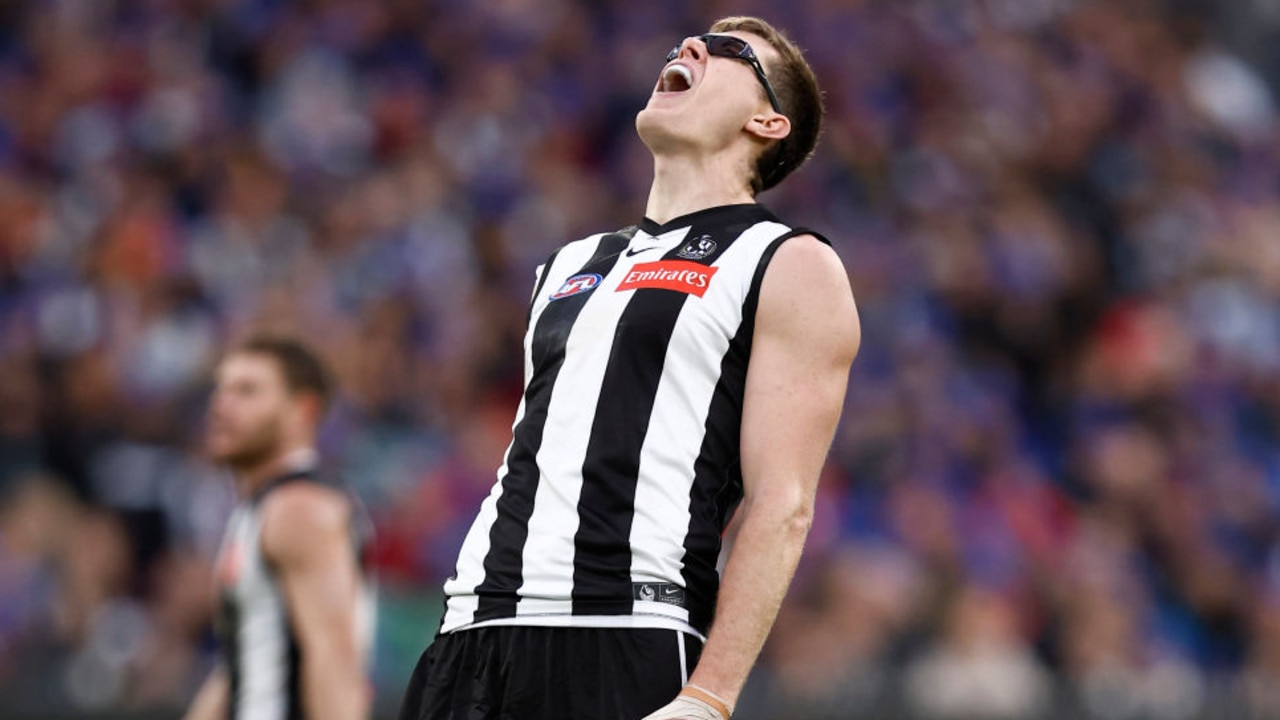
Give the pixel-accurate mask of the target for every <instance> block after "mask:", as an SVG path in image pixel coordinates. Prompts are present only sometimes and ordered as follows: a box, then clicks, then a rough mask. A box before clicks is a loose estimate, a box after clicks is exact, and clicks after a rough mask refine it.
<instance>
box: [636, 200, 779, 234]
mask: <svg viewBox="0 0 1280 720" xmlns="http://www.w3.org/2000/svg"><path fill="white" fill-rule="evenodd" d="M772 218H773V213H771V212H769V211H768V210H766V209H765V207H764V206H763V205H761V204H759V203H740V204H738V205H718V206H716V207H710V208H706V209H704V210H697V211H695V212H691V213H689V214H688V215H681V216H680V217H678V218H673V219H671V220H668V221H667V222H665V223H662V224H661V225H659V224H658V223H656V222H654V221H653V220H650V219H649V218H645V219H643V220H641V221H640V229H641V230H642V231H643V232H645V233H647V234H649V235H652V236H654V237H657V236H659V235H662V234H664V233H669V232H671V231H672V230H676V229H678V228H685V227H690V226H692V225H726V224H729V223H738V222H759V221H761V220H768V219H772Z"/></svg>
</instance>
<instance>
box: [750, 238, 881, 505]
mask: <svg viewBox="0 0 1280 720" xmlns="http://www.w3.org/2000/svg"><path fill="white" fill-rule="evenodd" d="M859 343H860V329H859V325H858V317H857V310H856V308H855V307H854V303H853V296H852V293H851V291H850V289H849V284H848V278H847V275H846V274H845V272H844V268H843V266H842V265H840V263H839V260H838V259H837V258H836V257H835V255H834V253H833V252H832V251H831V250H830V249H829V248H827V247H826V246H820V245H818V244H817V241H816V240H813V239H812V238H807V239H805V240H804V241H803V242H798V241H797V240H790V241H788V242H787V243H784V244H783V245H782V246H781V247H780V248H779V249H778V251H777V253H776V254H775V257H774V259H773V261H772V262H771V264H770V266H769V268H768V270H767V271H766V273H765V277H764V280H763V284H762V286H761V290H760V302H759V308H758V310H757V316H756V327H755V332H754V336H753V341H752V350H751V361H750V364H749V365H748V371H747V382H746V392H745V397H744V401H743V419H742V436H741V442H742V470H743V482H744V486H745V487H744V489H745V492H746V495H747V499H748V501H750V500H751V499H752V498H753V497H756V496H760V495H767V496H770V497H776V498H777V499H778V500H804V501H808V500H809V499H810V498H811V497H812V494H813V492H814V489H815V488H816V485H817V478H818V475H819V473H820V471H821V469H822V464H823V462H824V461H825V459H826V455H827V451H828V450H829V449H830V445H831V438H832V436H833V434H834V432H835V427H836V423H837V422H838V420H839V417H840V409H841V407H842V406H843V403H844V395H845V390H846V386H847V383H848V376H849V365H850V363H852V361H853V357H854V355H856V353H857V349H858V345H859Z"/></svg>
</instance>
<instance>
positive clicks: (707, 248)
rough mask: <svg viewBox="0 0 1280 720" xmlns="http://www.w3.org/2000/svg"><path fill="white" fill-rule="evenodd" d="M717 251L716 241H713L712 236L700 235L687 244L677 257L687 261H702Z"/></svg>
mask: <svg viewBox="0 0 1280 720" xmlns="http://www.w3.org/2000/svg"><path fill="white" fill-rule="evenodd" d="M715 251H716V241H715V240H712V239H711V236H710V235H699V236H698V237H696V238H694V239H693V240H690V241H689V242H687V243H685V244H684V245H683V246H682V247H681V248H680V251H679V252H677V253H676V257H678V258H683V259H685V260H702V259H703V258H705V257H707V256H708V255H710V254H711V253H713V252H715Z"/></svg>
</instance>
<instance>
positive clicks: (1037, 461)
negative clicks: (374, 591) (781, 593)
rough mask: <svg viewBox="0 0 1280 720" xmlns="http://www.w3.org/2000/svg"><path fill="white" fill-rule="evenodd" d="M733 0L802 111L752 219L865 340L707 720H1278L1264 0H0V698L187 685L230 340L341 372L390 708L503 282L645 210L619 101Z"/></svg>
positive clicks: (1278, 307)
mask: <svg viewBox="0 0 1280 720" xmlns="http://www.w3.org/2000/svg"><path fill="white" fill-rule="evenodd" d="M1224 8H1225V9H1224ZM741 13H754V14H760V15H762V16H763V17H765V18H767V19H770V20H772V21H775V22H777V23H778V24H779V25H781V26H782V27H784V28H785V29H786V30H787V31H789V32H790V34H791V35H792V36H793V37H795V38H796V39H798V40H799V42H800V43H801V45H802V46H804V47H805V48H806V49H807V51H808V56H809V58H810V60H811V62H812V63H813V65H814V67H815V69H816V70H817V73H818V76H819V78H820V79H821V82H822V85H823V87H824V89H825V92H826V102H827V107H828V117H827V122H826V130H825V133H824V136H823V140H822V143H821V144H820V146H819V151H818V154H817V156H816V157H815V159H814V160H813V161H812V162H811V163H810V164H809V165H808V166H807V167H806V168H805V169H803V170H802V171H801V172H800V173H798V174H797V175H796V176H795V177H794V178H792V179H791V180H789V181H788V182H787V183H784V184H783V186H782V187H780V188H779V189H778V190H775V191H772V192H770V193H768V194H766V195H765V196H763V197H762V198H761V199H762V201H763V202H764V203H765V204H766V205H768V206H769V207H770V208H771V209H773V210H774V211H775V212H777V213H778V214H780V215H781V216H782V217H784V218H787V219H789V220H791V221H792V222H794V223H796V224H803V225H806V226H810V227H814V228H816V229H819V230H821V231H823V232H825V233H826V234H828V235H829V236H830V237H831V238H832V239H833V241H834V243H835V245H836V247H837V249H838V251H839V252H840V253H841V255H842V257H843V258H844V260H845V262H846V264H847V266H848V268H849V272H850V275H851V278H852V282H853V287H854V291H855V295H856V296H857V298H858V301H859V304H860V309H861V314H862V322H863V328H864V340H863V349H862V353H861V355H860V357H859V359H858V361H857V362H856V363H855V366H854V370H853V375H852V378H851V385H850V392H849V396H848V404H847V407H846V409H845V414H844V418H843V420H842V423H841V426H840V429H839V431H838V434H837V438H836V441H835V445H834V448H833V451H832V455H831V459H830V462H829V464H828V467H827V468H826V470H825V477H824V480H823V484H822V488H821V491H820V497H819V501H818V509H817V513H818V515H817V519H816V521H815V525H814V529H813V534H812V536H811V540H810V544H809V551H808V554H807V556H806V558H805V560H804V561H803V563H802V566H801V568H800V571H799V574H798V576H797V581H796V585H795V586H794V588H793V591H792V593H791V595H790V597H789V599H788V601H787V603H786V605H785V607H784V609H783V611H782V613H781V615H780V617H779V621H778V625H777V628H776V631H775V632H774V634H773V637H772V639H771V640H770V642H769V644H768V646H767V647H766V650H765V654H764V656H763V658H762V660H761V664H760V667H759V669H758V671H757V673H756V674H755V675H754V676H753V678H752V681H751V683H750V684H749V687H748V690H747V692H746V694H745V695H744V698H743V700H742V702H741V703H740V707H741V708H742V709H741V711H740V712H739V716H740V717H742V718H745V719H747V720H752V719H757V720H764V719H766V718H774V719H775V720H776V719H779V718H786V719H788V720H805V719H806V718H808V719H813V720H817V719H821V718H856V717H864V716H865V717H894V716H898V717H907V716H913V717H921V718H936V719H938V720H948V719H964V718H993V719H997V720H998V719H1000V718H1040V717H1050V716H1052V715H1053V714H1054V713H1060V714H1062V716H1064V717H1096V718H1105V719H1108V720H1110V719H1113V718H1114V719H1116V720H1125V719H1128V718H1135V719H1136V718H1159V719H1168V720H1180V719H1181V718H1193V717H1201V716H1214V717H1273V716H1274V717H1280V118H1277V115H1276V112H1277V107H1276V102H1275V89H1276V88H1277V87H1278V85H1277V81H1278V80H1280V62H1277V61H1278V60H1280V53H1275V52H1274V50H1271V51H1267V50H1266V48H1267V47H1268V46H1267V45H1266V43H1265V42H1259V41H1260V40H1266V39H1271V40H1274V39H1276V38H1277V37H1280V29H1278V28H1280V3H1277V2H1273V1H1272V0H1250V1H1249V2H1240V3H1233V4H1227V5H1224V4H1221V3H1212V2H1203V3H1196V2H1194V0H1180V1H1179V2H1160V1H1158V0H1132V1H1131V2H1108V1H1105V0H1096V1H1093V0H972V1H971V2H970V1H965V2H957V1H950V0H933V1H929V0H878V1H877V0H844V1H842V0H792V1H791V2H788V3H786V5H785V7H784V6H783V4H782V3H774V2H768V1H767V0H743V1H742V2H733V3H729V2H719V1H708V2H696V3H692V2H682V1H677V0H660V1H652V2H634V1H633V0H483V1H481V2H469V1H467V0H379V1H377V2H375V1H373V0H20V1H16V2H6V3H0V709H4V708H7V709H8V710H9V711H10V712H29V713H30V712H50V711H52V712H83V711H99V712H100V711H107V710H110V711H121V710H123V711H127V712H135V711H136V712H143V711H154V710H161V711H173V710H174V709H177V708H181V707H183V706H184V704H185V703H186V701H187V699H188V698H189V697H190V694H191V693H192V692H193V690H194V688H195V686H196V685H197V684H198V683H199V681H200V680H201V679H202V677H203V675H204V673H205V672H207V670H208V668H209V664H210V662H211V657H212V645H211V640H210V636H209V630H208V620H209V614H210V606H211V603H212V597H211V592H210V582H209V571H208V568H209V564H210V559H211V556H212V554H213V553H214V552H215V551H216V546H217V543H218V540H219V538H220V534H221V530H222V523H223V521H224V519H225V517H226V513H227V511H228V509H229V508H230V506H231V504H232V503H233V502H234V497H233V495H232V490H231V488H230V486H229V484H228V479H227V477H226V476H225V475H224V474H223V473H222V472H220V471H219V470H218V469H217V468H214V467H211V466H209V465H208V463H207V462H206V461H205V460H204V459H203V457H202V454H201V450H200V436H201V432H202V420H201V417H202V413H203V410H204V403H205V400H206V397H207V393H208V385H209V373H210V370H211V368H212V367H213V364H214V363H216V361H217V359H218V357H219V354H220V353H221V352H223V351H224V350H225V349H226V348H227V347H229V345H230V344H232V343H234V342H236V341H237V340H239V339H241V338H243V337H244V336H245V335H246V334H248V333H249V332H252V331H255V330H271V331H281V332H288V333H292V334H296V335H299V336H302V337H304V338H306V339H308V340H309V341H311V342H312V343H314V344H315V345H316V346H317V347H318V348H319V349H320V350H321V351H322V352H323V354H324V355H325V356H326V358H327V359H328V360H329V361H330V363H331V364H332V365H333V367H334V369H335V371H336V374H337V376H338V378H339V382H340V385H341V387H342V397H341V399H340V401H339V402H338V404H337V407H336V408H335V409H334V411H333V413H332V414H331V417H330V418H329V421H328V422H327V423H326V426H325V430H324V434H323V447H322V451H323V454H324V455H325V456H326V457H327V458H329V459H330V460H331V461H332V462H333V463H335V464H336V465H338V466H340V467H341V468H342V469H343V472H344V474H345V476H346V478H347V479H348V481H349V482H350V483H351V484H352V485H353V486H354V487H355V488H356V490H357V491H358V492H359V493H360V495H361V496H362V497H363V498H364V499H365V501H366V502H367V504H368V505H369V507H370V509H371V512H372V513H373V515H374V516H375V519H376V522H377V526H378V542H377V548H376V560H377V564H378V567H379V574H380V577H381V583H382V586H383V594H384V603H385V604H386V608H384V609H385V610H386V612H384V613H383V619H384V623H383V628H382V630H381V631H380V633H379V637H380V644H379V652H378V666H377V670H376V673H377V675H376V677H377V678H378V681H379V698H380V701H381V704H382V706H383V707H384V708H385V707H394V705H395V702H396V701H397V700H398V693H399V692H400V689H401V687H402V685H401V684H400V683H402V682H403V679H404V678H405V677H406V675H407V673H408V671H409V667H408V663H411V662H412V661H413V660H414V659H416V658H415V657H414V656H415V654H416V652H418V651H420V650H421V648H422V647H423V646H424V645H425V643H426V641H427V639H428V638H429V637H430V634H431V633H432V632H433V630H434V624H433V622H432V618H433V617H435V616H434V615H433V613H435V612H438V609H437V607H438V605H439V596H438V588H439V585H440V583H441V581H442V580H443V579H444V578H445V577H446V576H447V575H449V574H450V573H451V572H452V566H451V564H452V561H453V558H454V553H455V552H456V548H457V546H458V545H459V544H460V542H461V539H462V534H463V533H464V532H465V529H466V527H467V526H468V525H469V523H470V521H471V518H472V514H473V512H474V509H475V507H476V506H477V504H478V502H479V500H480V498H482V497H483V495H484V494H485V493H486V492H487V490H488V488H489V485H490V484H491V483H492V481H493V478H494V472H495V470H496V468H497V466H498V464H499V463H500V460H501V455H502V451H503V449H504V447H505V445H506V443H507V441H508V438H509V434H510V423H511V417H512V414H513V411H514V407H515V403H516V401H517V400H518V394H519V391H520V385H521V377H520V375H521V368H520V358H521V355H520V351H519V342H520V337H521V334H522V332H523V322H524V306H525V303H526V301H527V298H528V293H529V290H530V287H531V281H532V277H533V269H534V267H535V266H536V265H537V264H538V263H540V262H541V261H542V260H543V259H544V258H545V256H546V255H547V254H549V252H551V251H552V250H553V249H554V248H555V247H557V246H558V245H559V244H561V243H563V242H565V241H567V240H570V239H573V238H576V237H580V236H582V235H585V234H588V233H591V232H597V231H602V230H607V229H615V228H618V227H622V226H624V225H628V224H632V223H634V222H636V221H638V220H639V219H640V216H641V213H642V212H643V207H644V197H645V193H646V191H647V189H648V183H649V179H650V169H651V168H650V165H649V159H648V155H647V153H646V151H645V149H644V148H643V146H642V145H641V144H640V142H639V141H638V140H637V139H636V138H635V135H634V129H633V124H632V123H633V118H634V114H635V112H636V111H637V110H638V109H639V108H640V107H642V106H643V104H644V102H645V100H646V98H647V97H648V94H649V92H650V90H651V89H652V87H653V85H654V83H655V82H656V79H657V73H658V71H659V69H660V67H661V65H662V59H663V55H664V53H665V51H666V50H667V49H668V48H669V47H670V46H671V45H672V43H673V42H674V41H675V40H677V39H679V38H680V37H682V36H684V35H688V34H693V33H695V32H698V31H701V30H703V29H705V28H706V27H707V26H708V25H709V23H710V21H711V20H713V19H715V18H717V17H720V16H722V15H727V14H741ZM1251 40H1252V42H1250V41H1251ZM1259 48H1262V49H1261V51H1260V50H1259ZM889 708H892V709H893V710H892V711H891V710H889ZM1215 713H1217V714H1215ZM0 714H3V713H0Z"/></svg>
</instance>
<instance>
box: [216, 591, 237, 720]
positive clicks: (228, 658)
mask: <svg viewBox="0 0 1280 720" xmlns="http://www.w3.org/2000/svg"><path fill="white" fill-rule="evenodd" d="M221 604H222V610H221V612H220V613H219V617H218V625H219V628H218V631H219V632H218V643H219V644H220V645H221V647H222V657H223V660H224V662H226V664H227V681H228V686H229V688H230V689H229V690H228V692H227V698H228V702H227V705H229V706H230V711H229V713H228V715H229V716H230V720H240V712H239V710H240V703H239V702H237V699H238V698H239V697H240V673H241V669H240V634H239V633H238V632H236V628H238V627H240V606H239V605H238V604H237V603H236V601H235V599H234V598H232V597H230V595H229V593H228V591H224V592H223V593H222V598H221Z"/></svg>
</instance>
